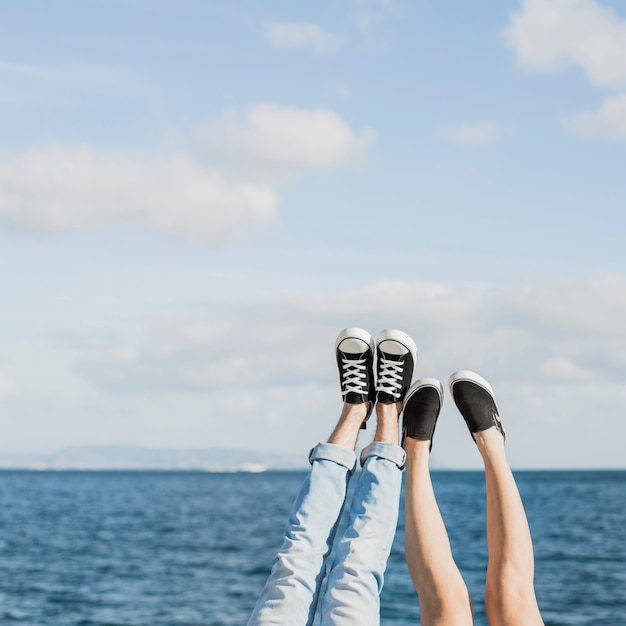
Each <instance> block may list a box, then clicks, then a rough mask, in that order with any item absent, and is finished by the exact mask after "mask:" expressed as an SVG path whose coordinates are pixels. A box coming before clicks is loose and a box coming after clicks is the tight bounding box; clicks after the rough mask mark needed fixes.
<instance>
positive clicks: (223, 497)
mask: <svg viewBox="0 0 626 626" xmlns="http://www.w3.org/2000/svg"><path fill="white" fill-rule="evenodd" d="M303 476H304V474H302V473H299V472H268V473H263V474H207V473H182V472H181V473H174V472H58V473H55V472H18V471H15V472H13V471H4V472H0V624H2V625H4V624H7V625H9V624H28V625H33V626H48V625H62V626H72V625H81V626H159V625H163V626H174V625H177V624H184V625H188V626H192V625H198V626H199V625H202V626H235V625H240V624H245V623H246V620H247V617H248V615H249V613H250V611H251V610H252V607H253V606H254V603H255V600H256V597H257V595H258V593H259V591H260V589H261V587H262V585H263V582H264V580H265V578H266V576H267V574H268V572H269V569H270V567H271V565H272V563H273V559H274V555H275V553H276V551H277V549H278V547H279V546H280V544H281V540H282V529H283V526H284V522H285V519H286V517H287V514H288V512H289V509H290V506H291V502H292V500H293V498H294V496H295V494H296V491H297V490H298V487H299V485H300V483H301V481H302V478H303ZM516 477H517V480H518V484H519V487H520V491H521V493H522V497H523V499H524V503H525V505H526V510H527V513H528V517H529V521H530V524H531V530H532V533H533V538H534V544H535V555H536V588H537V595H538V599H539V604H540V608H541V611H542V614H543V616H544V620H545V623H546V625H547V626H565V625H578V624H581V625H582V624H585V625H590V626H600V625H604V624H606V625H611V626H621V625H626V472H578V471H575V472H518V473H517V474H516ZM433 480H434V483H435V490H436V493H437V497H438V500H439V504H440V507H441V509H442V513H443V516H444V519H445V521H446V525H447V527H448V531H449V534H450V538H451V542H452V546H453V551H454V554H455V558H456V560H457V562H458V564H459V566H460V568H461V571H462V573H463V575H464V577H465V579H466V582H467V584H468V587H469V589H470V593H471V596H472V601H473V604H474V609H475V614H476V624H478V625H484V624H485V618H484V607H483V604H482V589H483V585H484V576H485V567H486V542H485V533H484V517H485V511H484V482H483V477H482V475H481V473H479V472H435V473H434V475H433ZM402 542H403V525H402V519H400V523H399V526H398V531H397V534H396V539H395V543H394V546H393V550H392V554H391V558H390V560H389V565H388V568H387V573H386V579H385V588H384V590H383V595H382V598H381V603H382V609H381V610H382V624H383V625H384V626H391V625H393V626H406V625H409V624H411V625H416V624H419V613H418V603H417V598H416V595H415V592H414V590H413V587H412V585H411V581H410V579H409V575H408V571H407V569H406V564H405V562H404V555H403V549H402Z"/></svg>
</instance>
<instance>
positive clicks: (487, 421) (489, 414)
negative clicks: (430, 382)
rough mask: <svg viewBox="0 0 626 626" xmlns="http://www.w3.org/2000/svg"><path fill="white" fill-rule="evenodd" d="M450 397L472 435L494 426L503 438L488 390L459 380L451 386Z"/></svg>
mask: <svg viewBox="0 0 626 626" xmlns="http://www.w3.org/2000/svg"><path fill="white" fill-rule="evenodd" d="M450 390H451V392H452V397H453V398H454V402H455V403H456V406H457V407H458V409H459V411H460V412H461V415H462V416H463V419H464V420H465V423H466V424H467V427H468V428H469V430H470V433H472V438H474V439H475V437H474V433H478V432H481V431H483V430H487V429H488V428H492V427H493V426H495V427H496V428H497V429H498V430H499V431H500V433H501V434H502V436H503V437H504V436H505V433H504V428H503V427H502V422H501V421H500V415H499V414H498V408H497V406H496V401H495V398H494V397H493V395H492V394H491V393H490V392H489V390H487V389H485V388H484V387H482V386H481V385H479V384H478V383H476V382H474V381H471V380H463V379H459V380H456V381H454V382H453V383H452V385H451V389H450Z"/></svg>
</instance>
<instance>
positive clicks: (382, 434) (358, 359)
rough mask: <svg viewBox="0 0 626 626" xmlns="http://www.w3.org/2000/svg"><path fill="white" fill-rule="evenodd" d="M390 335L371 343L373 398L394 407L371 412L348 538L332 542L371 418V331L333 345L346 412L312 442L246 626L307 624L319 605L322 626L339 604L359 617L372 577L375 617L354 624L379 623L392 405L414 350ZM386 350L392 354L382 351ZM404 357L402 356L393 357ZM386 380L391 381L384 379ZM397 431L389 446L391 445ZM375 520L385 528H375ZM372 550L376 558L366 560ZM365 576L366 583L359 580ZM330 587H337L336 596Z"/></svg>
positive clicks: (393, 472) (390, 488) (394, 493)
mask: <svg viewBox="0 0 626 626" xmlns="http://www.w3.org/2000/svg"><path fill="white" fill-rule="evenodd" d="M382 335H383V334H381V336H382ZM402 335H403V334H402ZM387 339H388V337H387V336H386V335H385V336H384V337H383V342H381V341H379V347H378V349H379V358H378V362H379V372H378V373H379V383H381V385H382V388H381V392H380V393H379V397H380V398H381V399H383V400H384V399H387V398H391V403H390V404H391V405H392V407H393V408H390V407H381V408H379V409H377V414H378V416H379V421H378V425H377V432H376V436H375V442H374V443H373V444H371V445H370V446H368V448H366V450H365V451H364V455H363V460H364V471H363V472H361V474H360V475H359V479H358V480H359V482H358V484H357V486H356V489H355V493H354V497H353V503H352V507H351V510H350V522H349V524H348V528H347V530H346V532H345V535H344V537H343V538H341V540H339V539H338V538H335V536H334V535H335V531H336V528H337V523H338V520H339V517H340V515H341V511H342V508H343V504H344V501H345V496H346V491H347V483H348V480H349V479H350V476H351V475H352V470H353V465H354V447H355V444H356V440H357V437H358V433H359V430H360V429H361V428H362V425H363V424H364V423H365V420H366V419H367V417H369V413H370V411H371V407H372V404H373V399H374V383H373V378H374V377H373V369H372V368H373V352H374V346H373V341H372V339H371V337H370V336H369V334H368V333H366V332H365V331H362V330H360V329H346V331H342V333H340V335H339V337H338V339H337V343H336V352H337V362H338V365H339V371H340V380H341V387H342V394H343V397H344V402H345V404H344V409H343V411H342V415H341V418H340V420H339V422H338V424H337V427H336V428H335V430H334V431H333V433H332V435H331V437H330V438H329V441H328V443H327V444H321V445H319V446H317V447H316V448H314V450H313V452H312V455H311V462H312V468H311V474H310V476H309V478H308V479H307V480H306V481H305V483H304V485H303V487H302V490H301V492H300V494H299V496H298V498H297V499H296V502H295V504H294V508H293V510H292V514H291V515H290V518H289V521H288V524H287V528H286V530H285V542H284V544H283V547H282V548H281V551H280V552H279V554H278V556H277V562H276V564H275V566H274V568H273V569H272V572H271V574H270V577H269V579H268V581H267V583H266V585H265V588H264V590H263V592H262V594H261V596H260V598H259V600H258V602H257V605H256V607H255V609H254V612H253V614H252V616H251V618H250V620H249V622H248V624H249V626H251V625H254V626H257V625H259V626H260V625H266V624H267V625H269V624H271V625H279V624H280V625H285V626H299V625H302V626H305V625H308V624H311V623H312V622H313V619H314V618H315V614H316V610H317V609H318V606H322V607H324V609H321V610H323V611H324V612H325V615H324V617H323V618H322V619H323V621H322V624H339V623H340V621H339V620H340V619H342V616H343V615H345V614H344V613H342V611H343V609H344V607H346V606H347V607H348V609H347V610H348V614H349V615H353V614H355V613H354V611H355V610H356V611H358V610H359V607H361V608H363V609H364V610H361V612H360V613H359V615H363V614H364V613H367V612H368V610H369V608H370V607H371V606H372V605H373V603H372V599H371V588H372V585H371V583H370V581H371V580H374V581H375V587H376V589H377V592H376V602H375V605H376V616H375V617H372V618H371V619H370V618H369V617H368V618H367V619H365V618H364V621H361V622H357V623H363V624H369V623H372V624H377V623H378V604H377V602H378V590H379V589H380V586H382V571H384V566H385V564H386V560H387V558H386V556H385V554H386V555H388V553H389V549H390V547H391V541H392V540H393V532H394V531H395V524H396V519H395V518H396V516H397V501H398V498H399V484H400V483H399V481H400V478H399V477H400V468H399V466H401V465H402V464H403V453H402V451H401V450H400V449H399V448H398V446H397V413H398V408H399V406H400V405H399V404H395V403H394V399H395V398H396V395H397V396H398V397H400V394H401V393H402V392H403V391H406V387H408V384H407V383H406V378H407V375H408V380H409V382H410V377H411V375H412V371H413V362H414V360H415V349H414V345H413V346H412V348H413V349H412V351H408V350H405V349H404V348H400V347H399V346H397V345H390V344H388V342H386V341H387ZM408 339H409V341H410V343H411V344H412V341H411V340H410V338H408ZM379 340H380V338H379ZM387 347H389V348H390V349H391V350H392V352H396V353H398V354H395V353H392V354H386V352H385V349H386V348H387ZM402 351H404V353H403V354H400V353H401V352H402ZM386 357H388V359H387V360H388V361H390V362H393V363H392V364H391V365H389V366H386V365H385V364H384V363H382V361H381V359H384V358H386ZM409 362H410V363H409ZM381 363H382V365H381ZM409 365H410V372H409V371H408V370H409ZM389 377H391V379H392V381H391V382H389V381H388V380H387V378H389ZM385 394H389V395H385ZM394 394H396V395H394ZM381 415H382V417H381ZM392 417H393V419H392ZM394 424H395V426H394ZM394 429H395V431H394ZM394 432H395V440H394V441H393V442H390V441H389V440H390V439H393V436H394V435H393V433H394ZM394 498H395V510H396V516H394V513H393V510H394V509H393V501H394ZM390 502H391V505H390V504H389V503H390ZM381 517H382V518H384V520H385V521H386V523H385V522H383V523H382V524H381V523H379V522H380V519H379V518H381ZM369 530H371V531H372V532H369ZM368 533H369V534H368ZM333 544H336V545H337V549H336V551H335V553H334V558H333V561H332V563H333V564H334V567H333V569H332V570H331V571H330V572H326V565H327V563H328V555H329V553H330V551H331V549H332V547H333ZM387 545H388V547H387ZM369 552H373V553H374V555H375V556H374V557H368V556H367V554H369ZM354 553H357V554H359V555H361V554H362V555H363V558H362V560H357V559H355V558H353V556H352V555H353V554H354ZM383 557H384V558H383ZM383 561H384V562H383ZM372 563H374V566H373V565H372ZM353 573H355V574H356V575H357V576H356V580H355V581H354V582H355V583H357V585H356V588H355V589H352V588H351V586H350V584H348V579H349V578H350V576H351V575H352V574H353ZM325 576H328V591H327V594H328V597H327V598H324V599H322V600H321V602H320V598H319V597H318V596H319V592H320V589H321V583H322V581H323V579H324V577H325ZM365 580H366V581H367V582H363V581H365ZM336 585H337V590H338V591H337V594H335V595H333V594H334V592H335V586H336ZM355 607H356V609H355ZM371 620H374V621H371ZM352 623H355V622H352Z"/></svg>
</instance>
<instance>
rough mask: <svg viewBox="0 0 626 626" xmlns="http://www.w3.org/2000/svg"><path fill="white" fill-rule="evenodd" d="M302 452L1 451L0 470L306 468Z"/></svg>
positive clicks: (123, 448)
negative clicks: (17, 452)
mask: <svg viewBox="0 0 626 626" xmlns="http://www.w3.org/2000/svg"><path fill="white" fill-rule="evenodd" d="M307 467H308V463H306V456H304V455H302V454H279V453H272V452H259V451H250V450H227V449H224V448H188V449H166V448H148V447H144V446H136V445H119V446H70V447H66V448H62V449H61V450H59V451H57V452H51V453H39V454H27V453H25V454H15V453H11V452H0V469H5V470H9V469H25V470H39V471H45V470H186V471H194V470H195V471H205V472H251V473H258V472H263V471H268V470H303V469H306V468H307Z"/></svg>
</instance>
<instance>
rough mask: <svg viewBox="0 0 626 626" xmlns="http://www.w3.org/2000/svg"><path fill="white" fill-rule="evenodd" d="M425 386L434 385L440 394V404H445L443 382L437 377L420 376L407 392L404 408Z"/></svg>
mask: <svg viewBox="0 0 626 626" xmlns="http://www.w3.org/2000/svg"><path fill="white" fill-rule="evenodd" d="M424 387H432V388H434V389H436V390H437V393H438V394H439V405H440V406H443V385H442V384H441V381H440V380H438V379H437V378H420V379H419V380H416V381H415V382H414V383H413V384H412V385H411V387H410V388H409V390H408V391H407V392H406V398H404V402H403V403H402V408H404V407H405V406H406V403H407V402H408V401H409V399H410V398H411V396H412V395H414V394H415V393H417V392H418V391H419V390H420V389H423V388H424Z"/></svg>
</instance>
